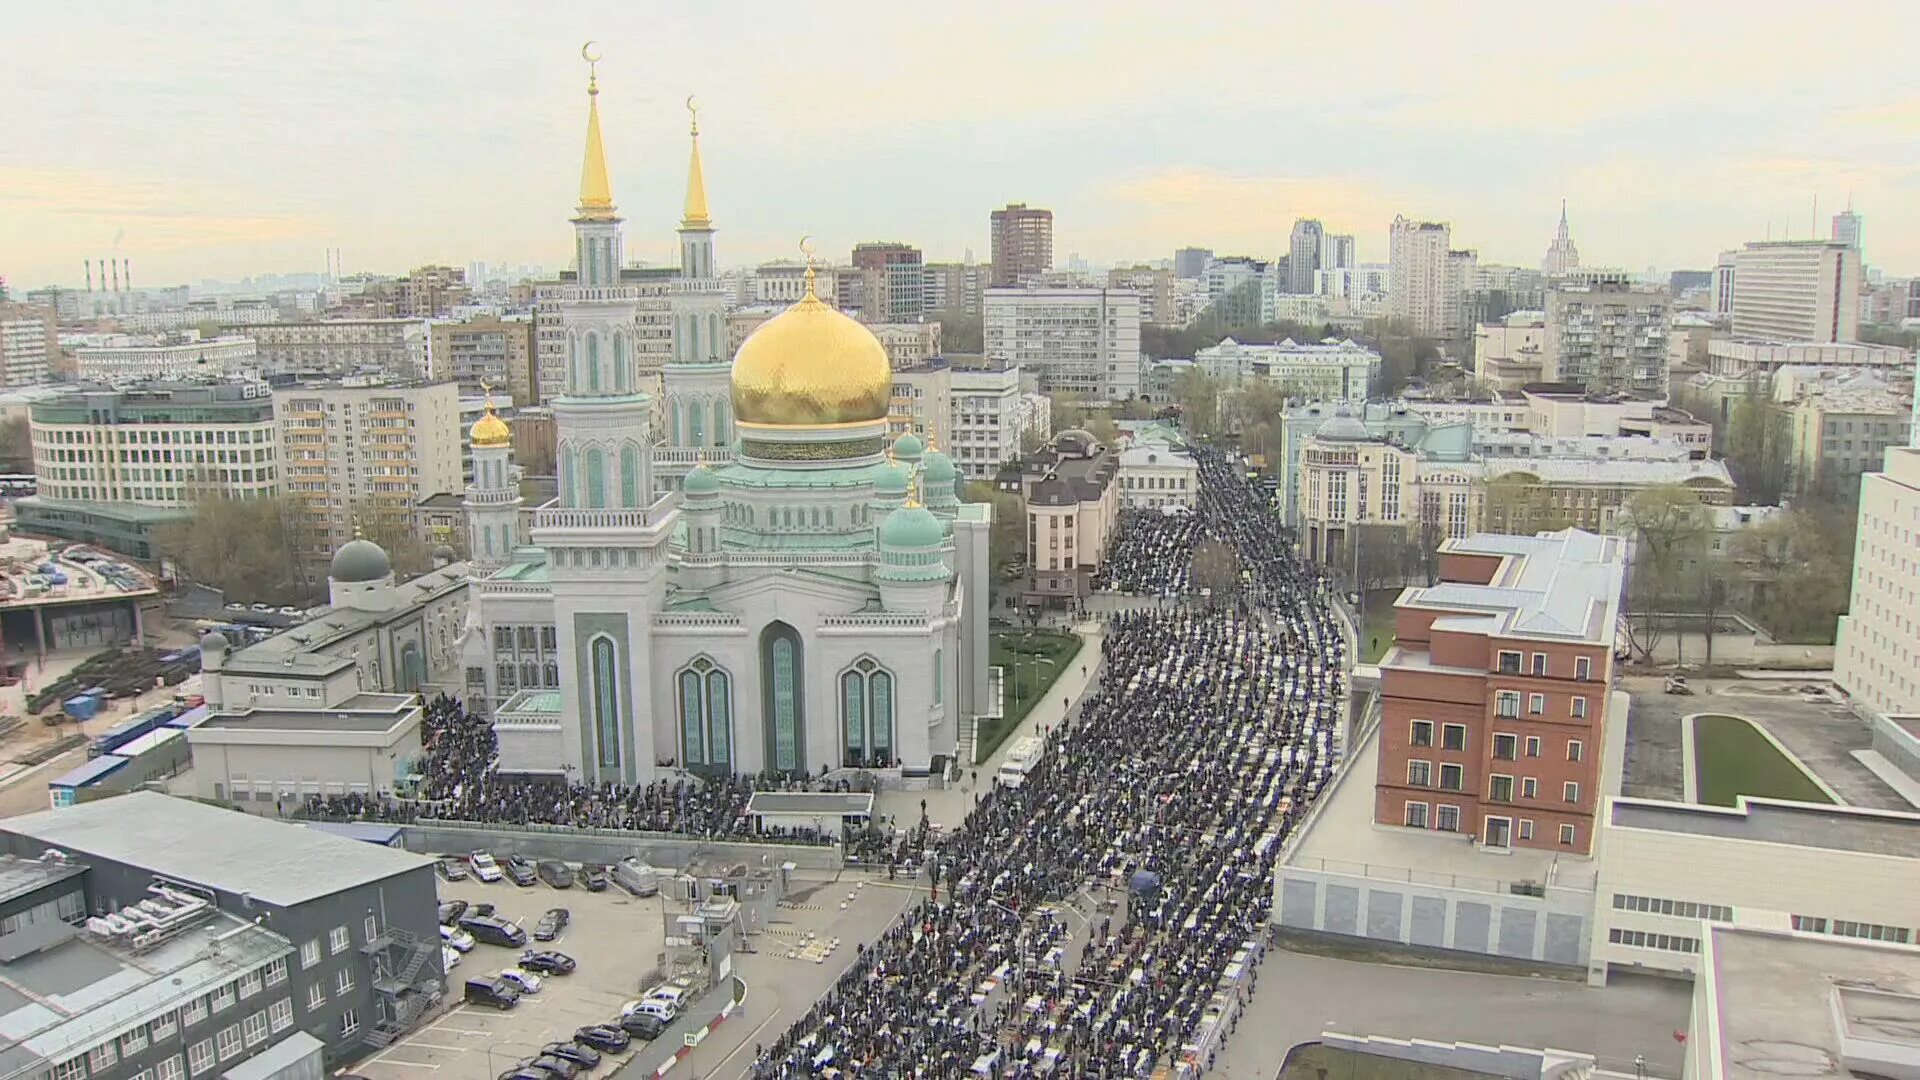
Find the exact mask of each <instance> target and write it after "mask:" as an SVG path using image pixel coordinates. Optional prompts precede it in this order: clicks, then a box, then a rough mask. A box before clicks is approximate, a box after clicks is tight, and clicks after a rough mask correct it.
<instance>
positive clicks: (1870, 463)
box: [1787, 375, 1913, 497]
mask: <svg viewBox="0 0 1920 1080" xmlns="http://www.w3.org/2000/svg"><path fill="white" fill-rule="evenodd" d="M1807 390H1808V391H1809V392H1807V393H1804V394H1802V395H1801V396H1800V398H1799V400H1797V401H1795V402H1794V403H1793V404H1792V405H1791V406H1790V407H1789V408H1788V410H1787V463H1788V467H1789V469H1790V470H1791V474H1792V485H1793V491H1794V492H1795V493H1796V494H1801V495H1805V494H1810V493H1820V494H1825V495H1829V496H1840V497H1844V496H1849V495H1851V494H1853V493H1854V492H1856V491H1859V490H1860V476H1861V474H1862V473H1866V472H1870V471H1872V470H1874V469H1878V468H1879V467H1880V465H1881V463H1882V461H1883V460H1884V459H1885V457H1886V452H1887V450H1888V448H1890V447H1905V446H1908V445H1910V444H1911V442H1912V438H1911V436H1912V429H1911V425H1912V421H1913V391H1912V388H1911V387H1907V388H1906V389H1905V391H1904V392H1896V391H1894V390H1892V389H1890V388H1889V387H1888V386H1887V385H1886V384H1885V382H1884V381H1882V380H1880V379H1877V378H1874V377H1873V376H1871V375H1868V376H1865V377H1861V376H1855V377H1854V378H1852V379H1846V380H1840V381H1838V382H1836V383H1834V384H1825V383H1815V384H1811V385H1809V386H1808V387H1807Z"/></svg>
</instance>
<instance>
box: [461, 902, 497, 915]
mask: <svg viewBox="0 0 1920 1080" xmlns="http://www.w3.org/2000/svg"><path fill="white" fill-rule="evenodd" d="M467 914H469V915H491V914H493V905H492V904H488V903H484V902H483V903H478V904H474V905H472V906H471V907H469V908H467Z"/></svg>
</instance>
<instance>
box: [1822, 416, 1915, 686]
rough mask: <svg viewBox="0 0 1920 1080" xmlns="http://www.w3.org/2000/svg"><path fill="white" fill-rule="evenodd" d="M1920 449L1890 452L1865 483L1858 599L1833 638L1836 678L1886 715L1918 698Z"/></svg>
mask: <svg viewBox="0 0 1920 1080" xmlns="http://www.w3.org/2000/svg"><path fill="white" fill-rule="evenodd" d="M1916 519H1920V447H1911V446H1902V447H1895V448H1893V449H1891V450H1888V451H1887V452H1886V467H1885V469H1884V471H1882V472H1876V473H1868V474H1867V475H1865V476H1863V477H1861V480H1860V517H1859V527H1858V528H1857V529H1855V530H1854V536H1855V540H1854V548H1853V599H1852V601H1851V602H1850V603H1849V604H1848V605H1847V613H1846V614H1845V615H1842V616H1840V624H1839V629H1838V630H1836V631H1835V633H1834V639H1833V661H1834V663H1833V675H1834V681H1835V682H1837V683H1839V684H1840V688H1841V689H1843V690H1845V691H1846V692H1847V694H1848V696H1850V697H1851V698H1853V700H1854V703H1855V704H1857V705H1859V706H1861V707H1863V708H1866V709H1869V710H1871V711H1873V712H1876V713H1878V714H1880V715H1881V716H1888V715H1891V714H1894V713H1912V712H1913V711H1914V708H1913V703H1914V701H1915V700H1920V636H1916V635H1915V634H1914V632H1913V626H1914V625H1915V624H1916V623H1920V562H1916V561H1915V560H1914V558H1913V545H1914V541H1915V539H1916V535H1915V534H1916V528H1915V525H1914V522H1915V520H1916Z"/></svg>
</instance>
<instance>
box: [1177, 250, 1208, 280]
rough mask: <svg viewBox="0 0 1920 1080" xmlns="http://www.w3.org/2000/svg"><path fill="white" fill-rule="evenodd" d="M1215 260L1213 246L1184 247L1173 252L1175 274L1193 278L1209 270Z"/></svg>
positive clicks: (1180, 276)
mask: <svg viewBox="0 0 1920 1080" xmlns="http://www.w3.org/2000/svg"><path fill="white" fill-rule="evenodd" d="M1212 261H1213V249H1212V248H1198V247H1183V248H1180V249H1179V250H1177V251H1175V252H1174V253H1173V276H1174V277H1177V278H1186V279H1192V278H1197V277H1199V276H1200V275H1201V274H1204V273H1206V272H1207V264H1208V263H1210V262H1212Z"/></svg>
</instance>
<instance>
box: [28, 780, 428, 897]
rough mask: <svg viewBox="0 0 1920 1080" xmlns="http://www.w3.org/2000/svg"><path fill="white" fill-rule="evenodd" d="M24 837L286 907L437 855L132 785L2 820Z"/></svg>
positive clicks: (414, 866)
mask: <svg viewBox="0 0 1920 1080" xmlns="http://www.w3.org/2000/svg"><path fill="white" fill-rule="evenodd" d="M20 837H25V838H27V839H29V840H34V841H38V842H39V843H41V844H49V845H52V846H54V847H58V848H61V849H62V850H65V851H68V852H72V853H74V854H76V855H80V856H82V857H88V856H91V857H93V858H98V859H109V860H112V861H114V862H121V863H126V864H128V865H130V866H138V867H142V868H145V869H148V870H152V871H153V872H154V873H156V874H164V875H166V876H167V877H171V878H176V879H179V880H181V881H184V882H190V883H194V884H198V885H201V886H204V887H206V888H210V889H219V890H222V891H225V892H230V893H246V894H251V895H253V896H254V897H255V898H257V899H259V900H261V901H263V902H265V903H268V904H273V905H276V906H280V907H289V906H292V905H294V904H301V903H305V902H307V901H309V900H314V899H317V898H319V897H322V896H329V895H332V894H333V893H337V892H339V891H341V890H343V889H348V888H352V887H353V886H356V885H365V884H369V883H371V882H375V881H381V880H384V879H386V878H390V877H393V876H395V875H398V874H404V873H406V872H408V871H410V870H415V869H418V868H420V867H424V866H432V865H433V860H431V859H429V858H426V857H425V856H422V855H412V854H409V853H407V852H404V851H398V850H395V849H392V848H380V847H375V846H374V845H372V844H362V843H358V842H356V841H353V840H345V839H342V838H340V837H338V836H329V835H327V834H326V833H321V832H315V831H314V830H312V829H302V828H300V827H299V826H297V825H289V824H287V823H285V822H279V821H273V820H270V819H267V818H262V817H256V816H254V815H252V814H243V813H240V812H238V811H234V810H223V809H220V808H219V807H214V806H209V805H207V804H205V803H198V802H194V801H192V800H190V799H176V798H173V797H171V796H168V795H162V794H159V793H158V792H152V791H135V792H131V793H129V794H126V795H118V796H115V797H113V798H110V799H100V800H98V801H96V802H87V803H78V804H76V805H73V806H67V807H62V808H60V809H58V810H42V811H40V812H38V813H34V814H27V815H25V816H22V817H17V818H11V819H8V820H7V821H5V822H0V838H4V839H5V844H6V846H7V847H9V848H12V849H16V850H17V849H18V848H19V847H21V846H22V845H21V844H20V842H19V839H18V838H20Z"/></svg>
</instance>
